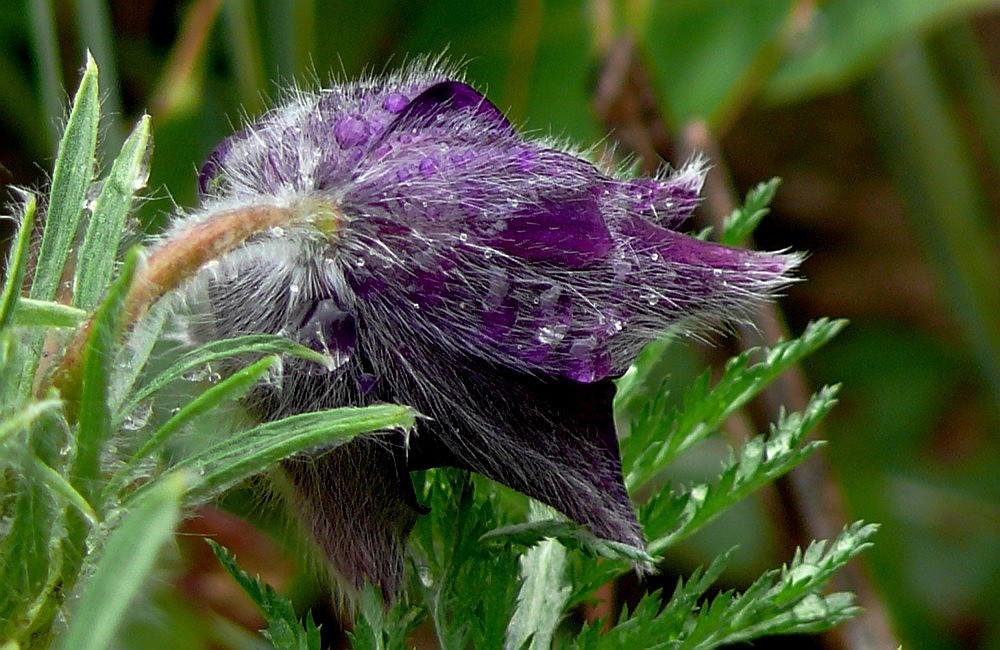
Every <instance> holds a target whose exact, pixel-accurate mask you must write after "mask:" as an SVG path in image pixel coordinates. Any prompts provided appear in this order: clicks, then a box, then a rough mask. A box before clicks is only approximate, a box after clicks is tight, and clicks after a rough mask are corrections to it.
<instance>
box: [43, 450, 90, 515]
mask: <svg viewBox="0 0 1000 650" xmlns="http://www.w3.org/2000/svg"><path fill="white" fill-rule="evenodd" d="M29 469H30V471H31V473H32V476H34V477H35V478H36V479H37V480H38V481H39V482H40V483H41V484H42V485H44V486H46V487H47V488H49V490H51V491H52V493H53V494H58V495H59V496H61V497H62V498H63V499H65V500H66V503H68V504H69V505H71V506H73V507H74V508H76V509H77V511H78V512H79V513H80V514H81V515H83V517H84V519H86V520H87V522H88V523H89V524H90V525H91V526H96V525H97V523H98V517H97V513H96V512H94V509H93V508H92V507H91V505H90V504H89V503H87V500H86V499H84V498H83V495H81V494H80V493H79V492H77V491H76V489H74V488H73V486H72V485H70V484H69V481H67V480H66V479H65V478H64V477H63V476H62V474H60V473H59V472H57V471H56V470H54V469H52V468H51V467H49V466H48V465H47V464H46V463H45V462H43V461H42V460H41V459H38V458H35V462H34V463H32V464H31V465H30V467H29Z"/></svg>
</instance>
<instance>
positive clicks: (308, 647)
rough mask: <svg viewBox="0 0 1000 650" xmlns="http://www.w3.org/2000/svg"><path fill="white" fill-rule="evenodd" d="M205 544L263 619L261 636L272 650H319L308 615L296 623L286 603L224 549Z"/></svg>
mask: <svg viewBox="0 0 1000 650" xmlns="http://www.w3.org/2000/svg"><path fill="white" fill-rule="evenodd" d="M205 541H206V542H208V545H209V546H211V547H212V552H213V553H215V557H217V558H218V559H219V563H220V564H222V566H223V568H224V569H225V570H226V571H227V572H228V573H229V575H231V576H233V578H234V579H235V580H236V582H237V583H238V584H239V585H240V587H242V588H243V591H244V592H246V594H247V595H248V596H250V599H251V600H252V601H253V602H254V604H255V605H257V607H258V608H259V609H260V611H261V613H262V614H263V615H264V619H265V620H266V621H267V630H265V631H264V633H263V634H264V636H265V637H266V638H267V640H268V641H270V642H271V643H272V644H274V647H275V648H288V649H297V650H319V649H320V647H322V644H321V639H320V635H319V628H317V627H316V624H315V623H314V622H313V619H312V615H311V614H307V615H306V618H305V620H304V621H302V622H301V623H300V622H299V619H298V618H297V617H296V616H295V608H294V607H293V606H292V602H291V601H290V600H288V599H287V598H285V597H284V596H282V595H281V594H279V593H278V592H276V591H275V590H274V588H273V587H272V586H271V585H269V584H267V583H266V582H263V581H262V580H261V579H260V578H259V577H257V578H251V577H250V575H249V574H248V573H247V572H246V571H244V570H243V569H241V568H240V565H239V564H237V563H236V556H235V555H233V554H232V553H230V552H229V551H228V550H227V549H226V548H225V547H223V546H221V545H219V544H217V543H216V542H215V541H213V540H211V539H206V540H205Z"/></svg>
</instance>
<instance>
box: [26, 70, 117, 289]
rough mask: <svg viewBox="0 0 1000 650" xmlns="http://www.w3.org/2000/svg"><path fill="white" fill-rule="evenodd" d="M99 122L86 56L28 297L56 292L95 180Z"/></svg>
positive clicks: (94, 74) (93, 72)
mask: <svg viewBox="0 0 1000 650" xmlns="http://www.w3.org/2000/svg"><path fill="white" fill-rule="evenodd" d="M99 120H100V100H99V98H98V93H97V64H95V63H94V60H93V59H92V58H90V57H89V56H88V57H87V66H86V68H85V69H84V73H83V77H82V78H81V80H80V88H79V89H78V90H77V92H76V97H75V98H74V99H73V108H72V109H71V110H70V114H69V121H68V122H67V123H66V130H65V132H63V137H62V140H61V141H60V142H59V153H58V155H57V156H56V165H55V171H54V172H53V174H52V189H51V192H50V198H49V205H48V212H47V214H46V217H45V232H44V233H43V234H42V244H41V248H40V249H39V252H38V266H37V267H36V269H35V277H34V280H33V282H32V283H31V293H30V297H32V298H36V299H38V300H52V299H53V298H55V296H56V289H57V288H58V287H59V280H60V278H61V277H62V274H63V269H64V267H65V266H66V260H67V258H68V257H69V254H70V248H71V247H72V245H73V238H74V237H75V236H76V231H77V226H78V225H79V223H80V216H81V215H82V213H83V204H84V199H85V197H86V193H87V186H88V185H90V182H91V180H92V179H93V174H94V159H95V156H94V154H95V150H96V148H97V128H98V123H99Z"/></svg>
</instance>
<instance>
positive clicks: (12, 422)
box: [0, 397, 62, 463]
mask: <svg viewBox="0 0 1000 650" xmlns="http://www.w3.org/2000/svg"><path fill="white" fill-rule="evenodd" d="M61 407H62V402H61V401H60V400H58V399H56V398H52V397H50V398H48V399H44V400H40V401H37V402H30V403H28V405H27V406H25V407H23V408H22V409H20V410H18V411H17V412H15V413H13V414H11V415H9V416H7V417H5V418H4V420H3V421H0V446H2V445H3V444H4V443H5V442H7V439H8V438H10V437H12V436H13V435H14V434H16V433H18V432H19V431H25V430H27V429H28V428H29V427H30V426H31V423H32V422H34V421H35V420H37V419H38V418H40V417H41V416H42V415H44V414H45V413H55V412H57V411H58V410H59V409H60V408H61ZM8 460H11V459H8V458H7V457H6V456H4V457H2V458H0V462H3V463H6V461H8Z"/></svg>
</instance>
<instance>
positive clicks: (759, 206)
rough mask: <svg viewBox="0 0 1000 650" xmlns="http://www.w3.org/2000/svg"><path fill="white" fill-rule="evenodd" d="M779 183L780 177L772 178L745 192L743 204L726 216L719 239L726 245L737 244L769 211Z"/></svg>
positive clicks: (748, 234)
mask: <svg viewBox="0 0 1000 650" xmlns="http://www.w3.org/2000/svg"><path fill="white" fill-rule="evenodd" d="M779 185H781V179H780V178H772V179H771V180H769V181H767V182H766V183H758V184H757V185H755V186H754V187H753V189H751V190H750V191H749V192H747V197H746V199H745V200H744V201H743V205H742V206H741V207H739V208H737V209H736V210H734V211H733V213H732V214H731V215H729V216H728V217H726V221H725V223H724V224H723V227H722V236H721V237H720V238H719V241H720V242H721V243H723V244H726V245H727V246H739V245H740V244H742V243H743V242H744V241H746V239H747V238H748V237H750V235H751V234H752V233H753V231H754V230H756V229H757V226H758V224H760V221H761V219H763V218H764V217H766V216H767V214H768V213H769V212H770V211H771V210H770V208H769V207H768V206H770V205H771V201H773V200H774V195H775V193H777V191H778V186H779Z"/></svg>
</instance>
